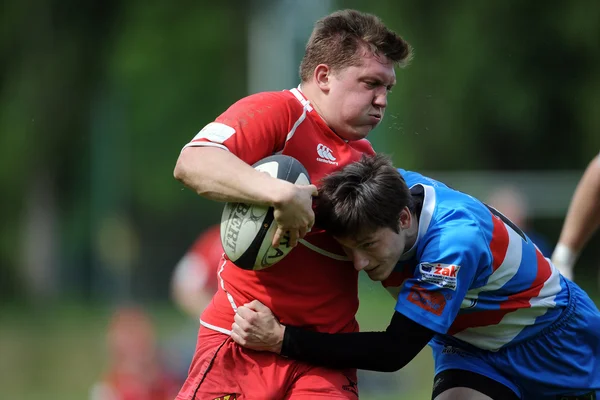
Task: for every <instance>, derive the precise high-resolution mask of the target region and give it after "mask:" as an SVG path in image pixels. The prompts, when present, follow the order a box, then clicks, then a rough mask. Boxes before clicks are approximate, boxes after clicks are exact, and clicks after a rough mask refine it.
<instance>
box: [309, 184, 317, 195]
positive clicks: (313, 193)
mask: <svg viewBox="0 0 600 400" xmlns="http://www.w3.org/2000/svg"><path fill="white" fill-rule="evenodd" d="M309 187H310V188H311V189H312V193H311V196H318V195H319V189H317V187H316V186H315V185H309Z"/></svg>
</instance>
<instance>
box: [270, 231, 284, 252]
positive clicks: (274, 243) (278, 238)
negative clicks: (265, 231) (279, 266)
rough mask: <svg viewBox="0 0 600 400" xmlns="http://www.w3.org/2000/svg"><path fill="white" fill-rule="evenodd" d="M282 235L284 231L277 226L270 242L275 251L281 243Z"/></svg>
mask: <svg viewBox="0 0 600 400" xmlns="http://www.w3.org/2000/svg"><path fill="white" fill-rule="evenodd" d="M283 235H285V231H284V230H283V229H282V228H281V227H280V226H278V227H277V230H276V231H275V234H274V235H273V241H272V242H271V245H272V246H273V247H274V248H276V249H277V248H278V247H279V242H280V241H281V238H282V237H283Z"/></svg>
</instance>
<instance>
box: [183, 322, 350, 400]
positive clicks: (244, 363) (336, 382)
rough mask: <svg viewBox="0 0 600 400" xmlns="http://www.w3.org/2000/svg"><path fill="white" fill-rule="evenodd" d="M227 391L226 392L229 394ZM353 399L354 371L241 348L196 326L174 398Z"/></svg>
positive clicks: (220, 334) (221, 399) (210, 331)
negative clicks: (184, 373) (182, 380)
mask: <svg viewBox="0 0 600 400" xmlns="http://www.w3.org/2000/svg"><path fill="white" fill-rule="evenodd" d="M228 396H229V397H228ZM314 398H323V399H345V400H357V399H358V388H357V386H356V370H355V369H347V370H334V369H329V368H324V367H315V366H312V365H309V364H306V363H303V362H299V361H294V360H289V359H287V358H284V357H281V356H279V355H277V354H275V353H269V352H261V351H254V350H248V349H245V348H243V347H241V346H239V345H237V344H236V343H235V342H234V341H233V340H231V338H230V337H229V336H228V335H225V334H223V333H220V332H216V331H213V330H210V329H207V328H205V327H203V326H201V327H200V330H199V332H198V344H197V345H196V353H195V354H194V358H193V360H192V365H191V366H190V370H189V373H188V377H187V379H186V381H185V383H184V384H183V387H182V388H181V390H180V391H179V394H178V395H177V400H196V399H198V400H205V399H208V400H213V399H219V400H226V399H227V400H268V399H277V400H282V399H293V400H294V399H314Z"/></svg>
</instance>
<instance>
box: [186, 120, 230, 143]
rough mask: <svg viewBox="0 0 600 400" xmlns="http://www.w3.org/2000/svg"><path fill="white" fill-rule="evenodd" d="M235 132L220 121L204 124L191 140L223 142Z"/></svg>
mask: <svg viewBox="0 0 600 400" xmlns="http://www.w3.org/2000/svg"><path fill="white" fill-rule="evenodd" d="M234 133H235V129H233V128H232V127H230V126H228V125H225V124H222V123H220V122H211V123H210V124H208V125H206V126H205V127H204V128H202V130H201V131H200V132H198V134H197V135H196V136H194V139H192V140H198V139H207V140H210V141H211V142H214V143H221V144H222V143H223V142H225V141H226V140H227V139H229V138H230V137H231V136H232V135H233V134H234Z"/></svg>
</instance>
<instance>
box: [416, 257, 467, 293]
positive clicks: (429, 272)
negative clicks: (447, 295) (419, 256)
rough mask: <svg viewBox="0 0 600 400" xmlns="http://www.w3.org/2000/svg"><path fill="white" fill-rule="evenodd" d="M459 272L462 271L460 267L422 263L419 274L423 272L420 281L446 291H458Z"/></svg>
mask: <svg viewBox="0 0 600 400" xmlns="http://www.w3.org/2000/svg"><path fill="white" fill-rule="evenodd" d="M458 270H460V265H454V264H441V263H435V264H432V263H422V264H419V272H421V279H419V280H420V281H421V282H427V283H431V284H432V285H436V286H439V287H441V288H444V289H452V290H456V277H457V275H458Z"/></svg>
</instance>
